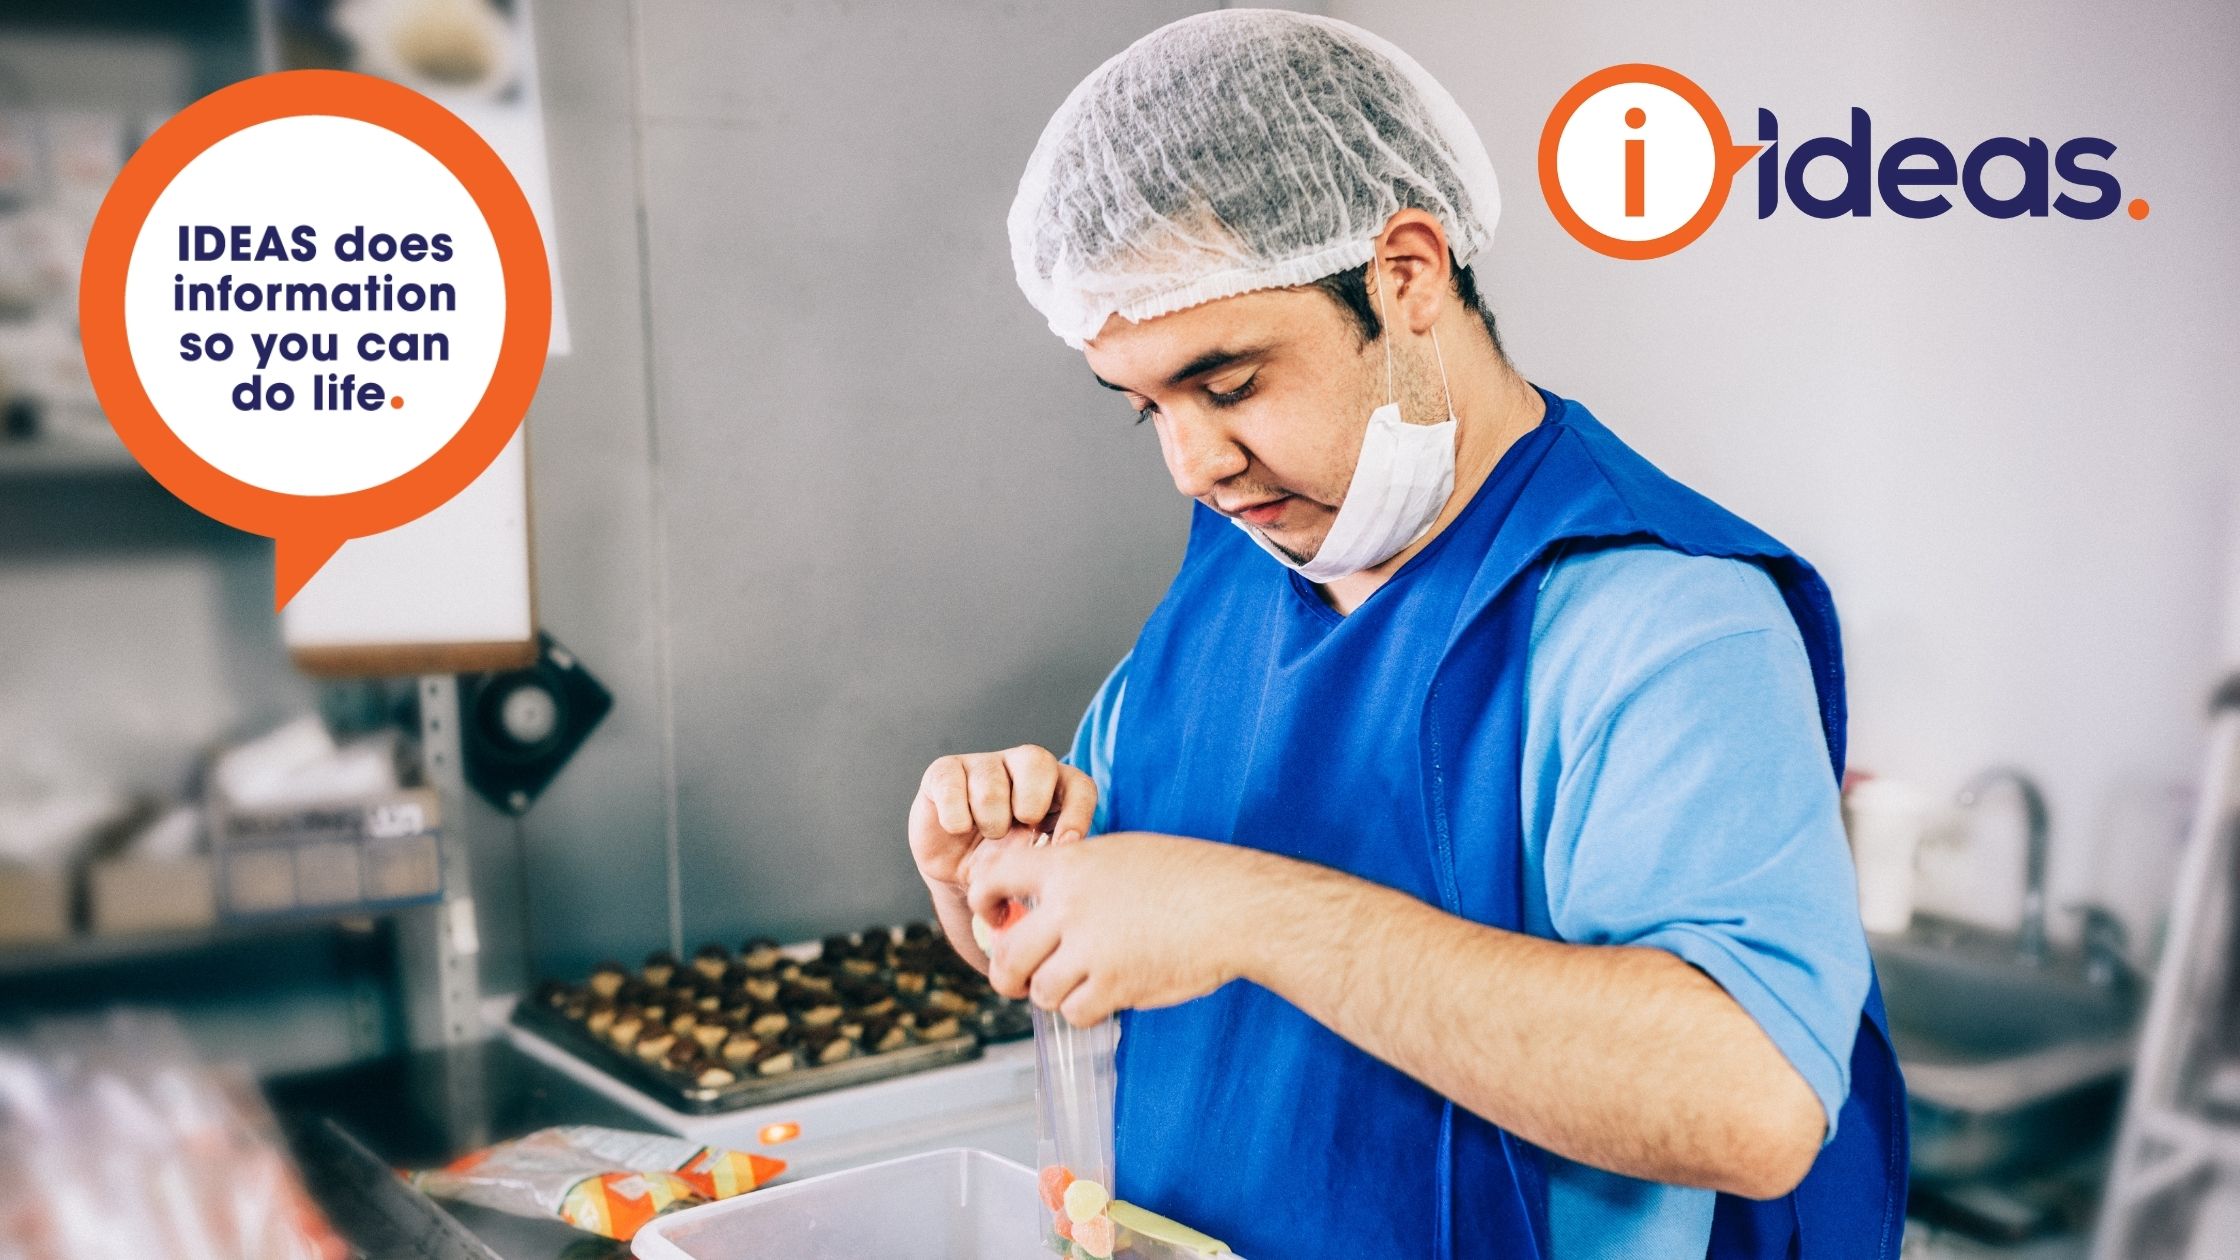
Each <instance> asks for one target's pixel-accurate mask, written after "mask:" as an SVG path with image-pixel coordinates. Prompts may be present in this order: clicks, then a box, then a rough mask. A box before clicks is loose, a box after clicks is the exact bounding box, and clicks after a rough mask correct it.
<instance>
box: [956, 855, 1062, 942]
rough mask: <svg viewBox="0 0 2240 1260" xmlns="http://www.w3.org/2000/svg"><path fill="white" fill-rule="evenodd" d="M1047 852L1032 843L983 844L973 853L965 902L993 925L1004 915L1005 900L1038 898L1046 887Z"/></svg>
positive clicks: (1017, 900)
mask: <svg viewBox="0 0 2240 1260" xmlns="http://www.w3.org/2000/svg"><path fill="white" fill-rule="evenodd" d="M1043 852H1044V851H1043V850H1041V849H1037V848H1035V847H1034V846H1033V845H1031V844H991V845H982V846H981V851H979V852H977V853H975V854H974V856H973V860H972V875H971V883H970V885H969V886H968V887H967V889H966V892H965V904H967V905H969V906H971V907H972V912H973V913H974V914H977V915H979V916H980V917H981V918H983V919H986V920H987V921H988V922H989V923H991V924H992V923H995V922H997V921H998V920H999V919H1000V918H1001V917H1002V913H1003V912H1002V910H1001V909H1000V907H1001V906H1002V905H1003V903H1004V902H1006V901H1016V902H1020V903H1022V904H1024V903H1025V902H1027V901H1028V900H1030V899H1032V898H1034V897H1035V896H1036V895H1038V894H1039V893H1040V892H1041V889H1042V862H1041V858H1042V855H1043Z"/></svg>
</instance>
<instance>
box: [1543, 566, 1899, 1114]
mask: <svg viewBox="0 0 2240 1260" xmlns="http://www.w3.org/2000/svg"><path fill="white" fill-rule="evenodd" d="M1542 598H1543V600H1544V601H1553V605H1552V607H1551V608H1550V609H1549V610H1548V611H1549V612H1550V614H1551V615H1550V616H1548V617H1546V618H1536V622H1535V641H1534V647H1533V651H1534V653H1535V657H1534V666H1533V673H1534V676H1535V681H1534V689H1535V691H1539V690H1541V689H1542V685H1543V683H1545V686H1546V688H1547V689H1548V690H1550V691H1551V693H1552V695H1551V699H1552V701H1553V708H1554V713H1555V722H1554V724H1553V728H1552V730H1551V731H1550V733H1549V736H1548V738H1549V741H1550V748H1549V749H1548V750H1547V751H1548V753H1549V754H1551V755H1549V756H1546V757H1544V758H1543V761H1542V764H1541V766H1540V767H1538V768H1537V769H1538V770H1539V772H1540V773H1541V783H1540V786H1541V787H1542V788H1543V790H1542V791H1541V792H1539V793H1538V794H1537V802H1536V808H1537V809H1538V810H1539V812H1540V813H1541V815H1542V817H1541V818H1540V819H1539V823H1540V824H1541V825H1542V826H1543V827H1544V828H1545V830H1544V831H1543V833H1542V834H1543V835H1544V836H1545V841H1544V850H1543V855H1542V864H1543V878H1544V884H1545V888H1546V893H1547V911H1548V916H1549V921H1550V926H1551V927H1552V929H1553V931H1554V933H1555V934H1556V935H1557V936H1558V937H1559V938H1560V939H1563V940H1567V941H1572V942H1577V943H1581V944H1597V945H1640V946H1650V947H1654V948H1658V949H1663V950H1667V951H1669V952H1671V953H1673V954H1675V955H1677V956H1679V957H1680V958H1682V959H1684V960H1685V961H1687V962H1689V963H1690V964H1692V965H1694V966H1695V967H1697V968H1698V969H1700V970H1701V971H1703V972H1704V973H1705V974H1706V975H1708V976H1710V977H1711V979H1712V980H1713V981H1715V982H1716V983H1718V984H1719V986H1720V987H1721V988H1723V989H1725V990H1726V992H1727V993H1728V994H1729V995H1731V996H1732V997H1733V998H1734V999H1735V1001H1736V1002H1737V1003H1739V1004H1740V1005H1741V1006H1742V1008H1743V1010H1744V1011H1746V1012H1748V1014H1749V1015H1750V1016H1751V1018H1752V1019H1754V1020H1756V1021H1757V1023H1758V1025H1759V1027H1761V1028H1763V1029H1764V1030H1765V1032H1766V1034H1767V1035H1768V1037H1770V1038H1771V1040H1772V1041H1773V1043H1774V1045H1775V1046H1776V1047H1778V1048H1779V1049H1780V1051H1781V1053H1782V1054H1783V1055H1784V1056H1785V1057H1786V1058H1787V1059H1788V1061H1789V1062H1790V1064H1791V1065H1793V1066H1794V1067H1795V1068H1796V1070H1797V1072H1798V1073H1799V1074H1800V1075H1801V1076H1802V1077H1803V1078H1804V1079H1805V1081H1806V1082H1807V1083H1808V1084H1809V1085H1810V1086H1811V1087H1812V1090H1813V1092H1814V1093H1815V1094H1816V1095H1818V1097H1819V1099H1820V1102H1821V1105H1822V1106H1823V1108H1824V1109H1825V1110H1826V1113H1827V1119H1828V1129H1827V1136H1828V1137H1830V1138H1832V1137H1833V1136H1834V1134H1835V1124H1836V1114H1837V1112H1838V1111H1839V1110H1840V1108H1841V1107H1842V1105H1843V1101H1844V1099H1845V1098H1846V1096H1848V1094H1849V1093H1850V1061H1851V1044H1852V1039H1853V1037H1854V1036H1855V1035H1856V1034H1857V1031H1858V1025H1859V1015H1860V1009H1861V1007H1862V1005H1863V1004H1864V1002H1865V1000H1866V994H1867V986H1868V977H1869V974H1870V964H1869V961H1868V953H1867V943H1866V934H1865V932H1864V930H1863V929H1862V928H1861V927H1860V924H1859V915H1858V901H1857V893H1856V891H1855V883H1854V876H1853V873H1852V868H1851V860H1850V854H1849V850H1848V848H1847V846H1846V844H1845V840H1844V832H1843V823H1842V815H1841V810H1840V803H1839V802H1840V798H1839V793H1838V789H1837V784H1836V780H1835V776H1834V774H1833V772H1832V771H1831V769H1830V767H1829V763H1828V752H1827V745H1826V743H1825V741H1824V737H1823V735H1822V733H1821V728H1820V722H1819V710H1818V707H1817V702H1816V698H1815V694H1814V689H1813V680H1812V671H1811V666H1810V663H1809V661H1808V659H1807V657H1806V655H1805V649H1804V641H1803V639H1802V637H1801V636H1800V635H1799V633H1798V631H1797V627H1796V623H1795V621H1794V620H1793V619H1792V618H1791V616H1790V614H1789V611H1788V609H1787V607H1786V606H1785V605H1784V604H1783V602H1782V600H1781V596H1780V593H1779V590H1778V589H1777V588H1776V587H1775V585H1774V583H1773V581H1772V579H1771V578H1770V577H1769V576H1768V575H1767V574H1766V573H1765V572H1764V571H1763V570H1761V569H1759V568H1758V567H1757V566H1755V565H1753V564H1750V563H1748V562H1745V561H1739V560H1731V559H1723V558H1718V557H1704V556H1686V555H1682V554H1680V553H1678V552H1672V551H1667V550H1664V549H1662V548H1653V547H1652V548H1630V547H1629V548H1619V549H1615V550H1612V551H1608V552H1602V553H1590V554H1588V555H1585V556H1579V557H1568V558H1566V559H1565V560H1563V561H1561V562H1559V565H1558V567H1557V570H1556V571H1555V573H1554V574H1552V575H1551V577H1550V579H1549V582H1548V583H1547V584H1546V585H1545V586H1544V587H1543V590H1542ZM1532 769H1533V768H1528V773H1531V772H1532ZM1551 779H1552V782H1550V780H1551ZM1529 822H1530V820H1528V825H1529Z"/></svg>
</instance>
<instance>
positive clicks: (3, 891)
mask: <svg viewBox="0 0 2240 1260" xmlns="http://www.w3.org/2000/svg"><path fill="white" fill-rule="evenodd" d="M70 883H71V881H70V873H69V872H68V871H64V870H53V869H48V868H44V867H34V866H0V945H46V944H50V943H52V942H54V941H62V940H68V939H69V937H70Z"/></svg>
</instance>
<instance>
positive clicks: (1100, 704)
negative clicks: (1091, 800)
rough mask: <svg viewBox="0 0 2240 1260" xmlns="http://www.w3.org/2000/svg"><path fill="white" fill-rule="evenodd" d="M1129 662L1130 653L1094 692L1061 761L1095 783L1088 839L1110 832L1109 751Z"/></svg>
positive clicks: (1110, 764)
mask: <svg viewBox="0 0 2240 1260" xmlns="http://www.w3.org/2000/svg"><path fill="white" fill-rule="evenodd" d="M1132 659H1134V656H1133V654H1132V653H1131V654H1130V655H1128V656H1123V657H1121V658H1120V663H1119V664H1117V665H1115V666H1113V667H1112V673H1111V674H1109V675H1107V676H1106V677H1105V680H1104V685H1103V686H1101V687H1099V688H1097V694H1096V695H1095V696H1094V697H1093V698H1091V699H1090V701H1089V708H1088V711H1087V712H1085V713H1083V714H1082V715H1081V724H1080V725H1079V726H1077V727H1075V728H1074V732H1073V747H1072V748H1071V749H1069V750H1068V751H1067V752H1066V755H1065V758H1064V760H1065V763H1066V764H1067V765H1069V766H1072V767H1073V768H1074V769H1076V770H1084V771H1087V772H1088V775H1089V777H1090V778H1091V779H1093V780H1095V781H1096V785H1097V816H1096V819H1095V821H1093V822H1092V823H1091V824H1090V825H1089V834H1090V835H1102V834H1104V833H1105V832H1107V831H1109V830H1111V826H1110V823H1111V816H1112V809H1111V801H1112V747H1113V740H1114V738H1115V736H1116V733H1117V731H1118V728H1119V725H1120V702H1121V700H1123V699H1124V698H1126V696H1127V692H1128V662H1129V661H1130V660H1132Z"/></svg>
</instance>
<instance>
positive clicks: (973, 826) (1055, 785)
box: [910, 744, 1097, 895]
mask: <svg viewBox="0 0 2240 1260" xmlns="http://www.w3.org/2000/svg"><path fill="white" fill-rule="evenodd" d="M1096 813H1097V784H1096V780H1094V779H1091V778H1090V777H1089V776H1088V775H1086V774H1083V773H1082V772H1081V771H1079V770H1076V769H1074V768H1073V767H1072V766H1069V765H1065V764H1063V763H1061V762H1060V761H1059V760H1058V759H1057V758H1056V757H1053V756H1051V755H1050V750H1049V749H1047V748H1037V747H1035V746H1034V745H1033V744H1021V745H1020V746H1019V747H1017V748H1012V749H1007V750H1005V751H1003V752H990V753H964V754H961V755H957V756H949V757H943V758H941V759H940V760H938V761H936V762H934V763H933V764H932V765H930V766H927V767H926V773H925V777H924V778H922V779H920V780H919V782H918V799H917V800H915V801H913V802H911V805H910V856H911V858H912V859H913V860H915V861H916V862H917V864H918V874H919V875H920V876H921V877H922V878H923V879H924V880H925V881H926V883H928V884H930V885H936V886H945V887H947V888H950V889H954V890H956V891H957V892H958V893H959V894H960V895H961V894H962V893H963V891H964V885H965V875H964V867H965V859H966V858H968V857H970V856H971V854H972V851H973V850H974V849H975V848H977V847H978V846H979V844H980V842H981V841H982V840H995V839H1000V838H1002V837H1003V836H1005V835H1009V834H1010V833H1011V832H1013V831H1014V830H1021V831H1023V832H1025V833H1027V834H1030V835H1031V834H1033V833H1035V832H1037V831H1043V830H1047V831H1049V832H1050V833H1051V834H1052V835H1054V836H1057V837H1059V838H1061V839H1065V838H1069V837H1070V838H1079V837H1081V836H1085V835H1087V834H1089V824H1090V822H1091V820H1093V819H1094V818H1095V817H1096Z"/></svg>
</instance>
